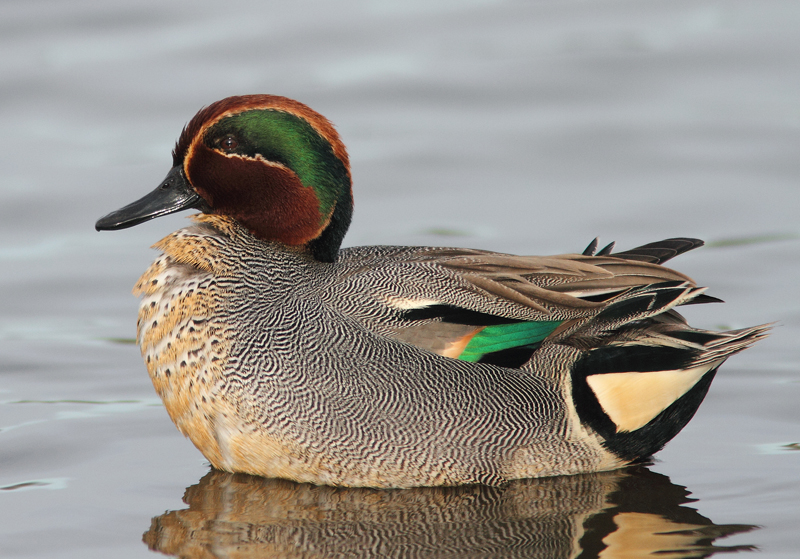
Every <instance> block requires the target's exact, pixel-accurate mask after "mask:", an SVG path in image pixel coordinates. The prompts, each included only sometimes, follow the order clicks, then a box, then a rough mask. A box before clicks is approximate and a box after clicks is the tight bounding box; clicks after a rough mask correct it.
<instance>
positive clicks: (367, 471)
mask: <svg viewBox="0 0 800 559" xmlns="http://www.w3.org/2000/svg"><path fill="white" fill-rule="evenodd" d="M352 207H353V202H352V191H351V180H350V168H349V162H348V157H347V152H346V150H345V147H344V145H343V144H342V142H341V141H340V139H339V137H338V135H337V133H336V131H335V130H334V128H333V126H332V125H331V124H330V122H328V121H327V120H326V119H325V118H324V117H323V116H321V115H320V114H318V113H316V112H315V111H313V110H312V109H310V108H309V107H307V106H305V105H303V104H301V103H299V102H297V101H293V100H291V99H287V98H284V97H276V96H270V95H248V96H241V97H230V98H227V99H223V100H222V101H218V102H216V103H213V104H212V105H209V106H208V107H206V108H204V109H202V110H201V111H200V112H199V113H198V114H197V115H196V116H195V117H194V118H193V119H192V120H191V121H190V122H189V123H188V125H187V126H186V127H185V128H184V130H183V132H182V133H181V135H180V138H179V140H178V142H177V145H176V147H175V150H174V151H173V167H172V169H171V170H170V172H169V173H168V174H167V177H166V179H165V180H164V181H163V182H162V183H161V185H159V186H158V188H157V189H156V190H155V191H153V192H152V193H151V194H149V195H147V196H145V197H144V198H142V199H140V200H139V201H137V202H134V203H133V204H130V205H128V206H126V207H124V208H122V209H120V210H118V211H116V212H112V213H111V214H109V215H107V216H105V217H103V218H102V219H100V220H99V221H98V222H97V225H96V228H97V229H98V230H107V229H121V228H125V227H131V226H133V225H136V224H139V223H142V222H144V221H147V220H149V219H153V218H155V217H158V216H161V215H166V214H169V213H173V212H176V211H179V210H182V209H187V208H194V209H197V210H199V211H200V212H201V213H200V214H198V215H196V216H194V218H193V219H194V222H195V223H194V224H193V225H191V226H189V227H186V228H184V229H181V230H179V231H177V232H175V233H173V234H171V235H168V236H167V237H165V238H164V239H162V240H161V241H160V242H159V243H157V244H156V245H155V247H156V248H158V249H159V250H161V251H162V252H163V254H162V255H161V256H160V257H159V258H158V259H157V260H156V261H155V262H154V263H153V264H152V265H151V266H150V268H149V269H148V270H147V271H146V272H145V273H144V275H143V276H142V277H141V279H140V280H139V282H138V283H137V284H136V287H135V291H134V292H135V293H136V294H139V295H141V296H142V297H143V298H142V303H141V307H140V310H139V320H138V342H139V345H140V346H141V349H142V354H143V356H144V360H145V362H146V364H147V369H148V371H149V373H150V378H151V379H152V381H153V385H154V386H155V388H156V391H157V392H158V394H159V396H161V398H162V400H163V401H164V405H165V407H166V409H167V412H168V413H169V415H170V417H171V418H172V420H173V421H174V422H175V424H176V425H177V427H178V429H179V430H180V431H181V432H182V433H183V434H184V435H186V436H187V437H189V438H190V439H191V441H192V442H193V443H194V444H195V446H197V448H198V449H199V450H200V451H201V452H202V453H203V454H204V455H205V456H206V458H208V460H209V461H210V462H211V464H212V465H213V466H214V467H215V468H218V469H221V470H227V471H231V472H246V473H250V474H257V475H262V476H266V477H281V478H288V479H292V480H296V481H300V482H312V483H317V484H330V485H345V486H372V487H410V486H426V485H428V486H432V485H456V484H468V483H485V484H498V483H503V482H505V481H507V480H511V479H517V478H526V477H536V476H551V475H562V474H575V473H581V472H591V471H600V470H608V469H613V468H618V467H621V466H623V465H625V464H629V463H631V462H634V461H637V460H641V459H642V458H645V457H648V456H650V455H651V454H653V453H655V452H657V451H658V450H660V449H661V448H662V447H663V446H664V445H665V444H666V443H667V441H669V440H670V439H671V438H672V437H674V436H675V435H676V434H677V433H678V432H679V431H680V430H681V429H682V428H683V427H684V425H686V423H687V422H688V421H689V420H690V419H691V417H692V416H693V415H694V413H695V411H696V410H697V408H698V406H699V405H700V403H701V401H702V400H703V398H704V396H705V394H706V392H707V390H708V388H709V385H710V383H711V381H712V379H713V378H714V375H715V373H716V371H717V369H718V367H719V366H720V365H721V364H722V363H723V362H724V361H725V360H726V359H727V358H728V357H730V356H731V355H733V354H734V353H736V352H739V351H741V350H743V349H745V348H746V347H748V346H749V345H751V344H752V343H754V342H755V341H756V340H758V339H760V338H762V337H764V336H765V335H766V333H767V327H765V326H756V327H752V328H746V329H742V330H733V331H728V332H710V331H705V330H698V329H695V328H691V327H690V326H688V325H687V324H686V322H685V320H684V319H683V318H682V317H681V316H680V315H679V314H678V313H677V312H676V311H675V307H677V306H679V305H686V304H691V303H700V302H709V301H713V300H715V299H713V298H712V297H709V296H707V295H705V294H704V293H703V292H704V288H701V287H698V286H697V285H696V284H695V283H694V281H692V280H691V279H690V278H688V277H687V276H685V275H683V274H681V273H679V272H676V271H673V270H671V269H669V268H666V267H663V266H662V265H661V264H662V263H663V262H665V261H666V260H668V259H669V258H671V257H673V256H675V255H677V254H680V253H682V252H684V251H686V250H690V249H692V248H695V247H698V246H700V245H701V244H702V242H701V241H698V240H695V239H683V238H680V239H668V240H666V241H662V242H658V243H652V244H650V245H645V246H643V247H639V248H637V249H633V250H629V251H625V252H619V253H616V254H612V253H611V249H610V247H607V248H606V249H603V250H601V251H599V252H598V251H596V243H593V244H592V245H590V247H589V248H587V250H586V251H584V253H583V254H567V255H562V256H547V257H538V256H513V255H508V254H498V253H493V252H486V251H479V250H469V249H461V248H429V247H394V246H373V247H359V248H350V249H344V250H340V248H339V247H340V244H341V242H342V238H343V237H344V234H345V232H346V230H347V228H348V225H349V223H350V218H351V214H352Z"/></svg>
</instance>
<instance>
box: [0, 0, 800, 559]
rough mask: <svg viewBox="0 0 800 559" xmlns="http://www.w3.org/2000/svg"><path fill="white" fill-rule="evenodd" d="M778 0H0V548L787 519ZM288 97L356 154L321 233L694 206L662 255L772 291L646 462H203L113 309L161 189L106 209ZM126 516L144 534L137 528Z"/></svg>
mask: <svg viewBox="0 0 800 559" xmlns="http://www.w3.org/2000/svg"><path fill="white" fill-rule="evenodd" d="M798 28H800V4H797V3H796V2H794V1H793V0H785V1H777V0H761V1H759V2H750V1H744V0H741V1H736V0H730V1H726V2H721V1H702V0H692V1H688V0H687V1H666V0H654V1H651V2H642V1H636V0H627V1H625V0H615V1H612V0H596V1H591V2H588V1H585V0H564V1H561V2H551V1H543V0H541V1H531V2H503V1H479V0H474V1H464V0H460V1H457V2H456V1H446V2H437V1H430V0H429V1H425V2H422V1H415V0H405V1H403V2H400V1H387V0H382V1H377V0H376V1H371V2H366V1H365V2H352V1H341V2H335V3H334V2H302V1H300V2H293V3H291V4H289V3H284V4H283V5H271V4H268V3H258V2H235V1H234V2H230V3H214V2H195V3H183V2H172V3H166V2H155V1H142V2H137V3H135V4H130V5H128V4H123V3H119V2H111V1H107V2H97V1H92V2H90V1H84V2H80V1H71V2H59V1H55V0H53V1H39V0H26V1H24V2H23V1H20V0H18V1H10V0H9V1H6V2H3V3H1V4H0V54H1V56H0V116H1V118H2V120H0V122H2V123H3V125H2V130H3V132H4V133H3V134H0V212H1V214H0V215H2V219H0V239H2V240H0V286H2V295H0V556H2V557H37V558H40V557H140V556H145V555H150V554H151V551H149V550H150V549H153V550H159V551H163V552H165V553H170V554H175V555H180V556H185V557H223V556H232V555H237V554H238V556H319V557H326V556H335V555H347V554H350V555H352V556H365V555H369V554H372V555H373V556H389V555H394V556H423V557H429V556H457V557H464V558H465V557H471V556H481V557H487V556H497V557H507V556H534V557H537V556H540V557H576V556H580V557H596V556H598V555H599V556H602V557H643V556H648V555H647V554H648V553H649V552H651V551H655V550H661V551H662V552H664V551H667V550H669V553H667V554H666V556H668V557H701V556H707V555H708V554H712V553H713V552H715V551H718V550H726V551H739V552H741V553H744V554H745V555H746V554H747V550H750V549H753V548H757V549H758V550H759V551H760V552H761V553H760V554H759V555H758V557H792V556H796V555H797V551H796V548H797V547H798V544H799V543H800V536H798V535H797V526H798V525H800V412H798V405H797V402H798V401H800V349H798V347H799V346H798V343H797V340H798V339H800V302H798V299H799V298H798V293H800V289H798V279H800V225H798V215H800V189H798V179H799V178H800V157H798V153H799V152H800V33H798V32H797V29H798ZM256 92H263V93H275V94H282V95H287V96H290V97H295V98H297V99H300V100H302V101H304V102H306V103H308V104H310V105H311V106H312V107H314V108H316V109H317V110H319V111H320V112H322V113H323V114H325V115H326V116H328V117H329V118H331V119H332V120H333V121H334V122H335V123H336V124H337V126H338V128H339V130H340V132H341V133H342V135H343V137H344V140H345V142H346V143H347V145H348V147H349V150H350V153H351V156H352V163H353V174H354V179H355V197H356V214H355V219H354V223H353V226H352V229H351V232H350V234H349V235H348V237H347V239H346V244H349V245H356V244H377V243H397V244H437V245H458V246H473V247H480V248H488V249H493V250H500V251H509V252H520V253H541V254H546V253H559V252H567V251H578V250H582V249H583V248H584V246H585V245H586V244H587V243H588V242H589V241H590V240H591V239H592V238H593V237H594V236H596V235H600V236H601V238H602V240H607V241H610V240H616V241H618V243H619V246H620V247H622V248H630V247H632V246H635V245H639V244H643V243H645V242H649V241H653V240H657V239H660V238H665V237H669V236H696V237H700V238H704V239H706V240H707V241H709V245H708V246H707V247H706V248H703V249H700V250H697V251H695V252H693V253H690V254H686V255H684V256H681V257H680V259H678V260H677V261H675V263H674V265H675V267H677V268H679V269H680V270H681V271H683V272H686V273H688V274H689V275H691V276H693V277H694V278H696V279H697V280H698V281H699V282H700V283H701V284H703V285H709V286H711V290H710V293H711V294H713V295H715V296H718V297H721V298H722V299H725V300H726V301H728V302H727V303H726V304H725V305H704V306H699V307H693V308H689V309H688V310H687V312H686V314H687V315H688V317H689V318H690V320H691V321H692V322H693V323H695V324H697V325H698V326H701V327H707V328H718V327H719V328H723V327H741V326H747V325H752V324H758V323H763V322H770V321H777V323H778V326H777V328H776V330H775V332H774V334H773V335H772V337H770V338H769V339H767V340H765V341H763V342H760V343H759V344H758V345H757V346H756V347H754V348H753V349H751V350H748V351H747V352H745V353H743V354H742V355H739V356H736V357H734V358H732V359H731V360H730V361H729V362H728V363H726V365H725V366H724V367H723V368H722V371H721V373H720V374H719V375H718V376H717V379H716V380H715V381H714V384H713V385H712V387H711V390H710V393H709V395H708V397H707V398H706V401H705V403H704V404H703V406H701V408H700V411H699V412H698V414H697V416H696V417H695V419H694V420H693V421H692V422H691V423H690V424H689V426H688V427H687V428H686V429H685V430H684V431H683V432H682V433H681V434H680V435H679V436H678V437H677V438H676V439H675V440H674V441H673V442H672V443H670V444H669V445H668V446H667V448H666V449H665V450H664V451H662V452H661V453H659V454H658V456H657V461H656V462H655V463H654V464H652V465H650V466H649V467H648V468H643V467H640V468H635V469H633V470H629V471H621V472H609V473H604V474H598V475H592V476H577V477H573V478H556V479H550V480H532V481H521V482H516V483H513V484H511V485H509V486H507V487H504V488H500V489H497V488H482V487H467V488H454V489H420V490H413V491H373V490H342V489H331V488H321V487H313V486H308V485H296V484H292V483H288V482H283V481H275V480H263V479H258V478H251V477H247V476H233V475H227V474H221V473H218V472H210V471H209V467H208V464H207V463H206V462H205V461H204V459H203V458H202V456H201V455H200V454H199V453H198V452H197V451H196V450H195V449H194V448H193V447H192V445H191V444H190V443H189V442H188V441H186V440H185V439H184V438H183V437H182V436H181V435H180V434H179V433H178V432H177V430H176V429H175V428H174V426H173V425H172V423H171V422H170V420H169V418H168V417H167V415H166V413H165V411H164V409H163V407H162V406H161V404H160V401H159V400H158V398H157V397H156V396H155V394H154V392H153V389H152V387H151V386H150V383H149V380H148V378H147V374H146V372H145V369H144V366H143V364H142V362H141V358H140V356H139V352H138V348H136V347H135V346H134V345H133V344H132V342H131V339H132V338H133V336H134V324H135V315H136V306H137V302H136V300H135V299H134V298H133V297H132V296H131V295H130V289H131V286H132V285H133V283H134V281H135V280H136V278H138V276H139V274H140V273H141V272H142V271H143V270H144V268H145V267H146V266H147V264H148V263H149V262H150V260H151V259H152V258H153V256H154V253H153V251H151V250H149V249H148V248H147V247H148V246H149V245H150V244H152V243H153V242H155V241H156V240H158V239H159V238H161V237H162V236H163V235H165V234H166V233H168V232H170V231H172V230H174V229H176V228H178V227H180V226H181V225H183V224H184V223H185V220H184V219H183V218H182V217H181V216H171V217H167V218H163V219H159V220H156V221H154V222H151V223H147V224H144V225H141V226H139V227H137V228H134V229H130V230H126V231H122V232H118V233H113V234H98V233H95V232H94V231H93V228H92V227H93V224H94V221H95V220H96V219H97V218H98V217H99V216H100V215H103V214H105V213H106V212H108V211H110V210H112V209H116V208H118V207H120V206H121V205H123V204H125V203H127V202H130V201H132V200H133V199H135V198H138V197H139V196H140V195H142V194H144V193H145V192H148V191H150V190H151V189H152V188H154V186H155V185H156V184H157V183H158V182H159V181H160V180H161V178H162V177H163V175H164V174H165V173H166V171H167V170H168V168H169V166H170V156H169V152H170V150H171V148H172V143H173V142H174V140H175V139H176V137H177V135H178V133H179V132H180V128H181V127H182V126H183V124H184V123H185V122H186V121H187V120H188V119H189V118H190V117H191V116H192V115H193V114H194V112H195V111H196V110H197V109H198V108H199V107H201V106H202V105H204V104H207V103H209V102H211V101H214V100H216V99H219V98H221V97H224V96H227V95H232V94H240V93H256ZM142 534H144V541H142Z"/></svg>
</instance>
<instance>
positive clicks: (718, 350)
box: [560, 282, 771, 461]
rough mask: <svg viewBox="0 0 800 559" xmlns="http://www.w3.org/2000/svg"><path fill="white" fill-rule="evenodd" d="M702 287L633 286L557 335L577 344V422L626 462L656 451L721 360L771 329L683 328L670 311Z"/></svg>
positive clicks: (686, 416)
mask: <svg viewBox="0 0 800 559" xmlns="http://www.w3.org/2000/svg"><path fill="white" fill-rule="evenodd" d="M703 291H705V289H704V288H698V287H694V286H692V285H690V284H688V283H685V282H684V283H681V282H665V283H661V284H655V285H650V286H644V287H641V288H637V289H633V290H631V291H630V292H628V293H626V294H625V295H623V296H622V297H620V298H619V300H617V301H615V302H614V303H612V304H610V305H609V306H608V307H607V308H606V309H604V310H603V311H602V312H601V313H600V314H598V315H597V316H595V317H593V318H592V319H591V320H590V321H589V322H587V323H584V324H583V325H581V326H580V327H579V328H577V329H575V330H573V332H572V333H571V334H570V335H568V337H567V338H566V339H564V338H562V340H561V341H560V343H564V344H567V345H572V346H573V347H575V348H578V349H580V350H582V351H581V356H580V357H579V358H578V359H577V361H576V362H575V363H574V364H573V366H572V367H571V373H570V374H571V380H572V395H573V402H574V405H575V410H576V412H577V413H578V416H579V417H580V420H581V422H582V423H583V424H584V425H586V426H588V427H590V428H591V429H593V430H594V431H595V432H597V433H598V434H599V435H600V436H601V437H602V438H603V439H604V440H605V446H606V447H607V448H608V449H609V450H611V451H612V452H614V453H615V454H617V455H618V456H620V457H621V458H623V459H624V460H629V461H633V460H637V459H639V458H643V457H646V456H649V455H651V454H653V453H655V452H657V451H658V450H660V449H661V448H662V447H663V446H664V445H665V444H666V443H667V442H668V441H669V440H670V439H672V438H673V437H674V436H675V435H676V434H678V432H680V430H681V429H683V427H684V426H685V425H686V423H688V421H689V420H690V419H691V418H692V416H693V415H694V413H695V412H696V411H697V408H698V407H699V406H700V403H701V402H702V401H703V398H704V397H705V395H706V392H707V391H708V387H709V385H710V384H711V381H712V380H713V378H714V375H715V374H716V371H717V369H718V368H719V366H720V365H721V364H722V363H723V362H724V361H725V360H726V359H727V358H728V357H730V356H731V355H733V354H735V353H738V352H740V351H742V350H743V349H746V348H747V347H749V346H750V345H752V344H753V343H755V342H756V341H758V340H760V339H761V338H764V337H765V336H767V334H768V332H769V329H770V326H771V325H761V326H754V327H751V328H744V329H741V330H731V331H727V332H711V331H707V330H699V329H694V328H691V327H689V326H688V325H687V324H686V322H685V321H684V320H683V318H682V317H681V316H680V315H679V314H678V313H676V312H675V311H674V310H672V309H673V308H674V307H675V306H678V305H685V304H689V303H692V302H693V301H695V300H696V299H697V298H701V297H705V296H703Z"/></svg>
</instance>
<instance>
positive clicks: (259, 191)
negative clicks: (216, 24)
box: [95, 95, 353, 262]
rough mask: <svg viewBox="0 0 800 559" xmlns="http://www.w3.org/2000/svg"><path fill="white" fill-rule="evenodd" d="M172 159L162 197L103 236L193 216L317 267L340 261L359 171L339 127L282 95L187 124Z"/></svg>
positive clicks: (220, 105) (233, 102)
mask: <svg viewBox="0 0 800 559" xmlns="http://www.w3.org/2000/svg"><path fill="white" fill-rule="evenodd" d="M172 160H173V161H172V163H173V167H172V169H171V170H170V172H169V173H168V174H167V177H166V178H165V179H164V181H163V182H162V183H161V184H160V185H159V186H158V188H156V189H155V190H154V191H153V192H151V193H150V194H148V195H147V196H145V197H144V198H141V199H140V200H137V201H136V202H134V203H132V204H129V205H127V206H125V207H124V208H122V209H119V210H117V211H115V212H112V213H110V214H108V215H107V216H105V217H102V218H101V219H100V220H98V222H97V224H96V225H95V228H96V229H97V230H98V231H101V230H113V229H124V228H126V227H133V226H134V225H138V224H139V223H143V222H145V221H148V220H150V219H153V218H156V217H159V216H162V215H167V214H171V213H174V212H177V211H180V210H183V209H188V208H194V209H198V210H200V211H201V212H204V213H209V214H216V215H225V216H229V217H231V218H233V219H235V220H236V221H238V222H239V223H240V224H241V225H243V226H244V227H246V228H247V229H248V230H249V231H250V232H251V233H252V234H253V235H254V236H256V237H258V238H259V239H262V240H265V241H275V242H279V243H283V244H284V245H287V246H290V247H296V248H299V249H301V250H305V251H307V252H308V253H309V254H311V255H312V256H314V257H315V258H316V259H318V260H321V261H325V262H332V261H333V260H334V259H335V258H336V254H337V252H338V250H339V245H340V244H341V242H342V238H343V237H344V234H345V232H346V231H347V227H348V226H349V225H350V218H351V215H352V208H353V197H352V190H351V182H350V165H349V162H348V158H347V152H346V151H345V148H344V144H342V142H341V140H340V139H339V136H338V134H337V133H336V130H335V129H334V128H333V125H331V123H330V122H328V120H327V119H326V118H325V117H323V116H322V115H320V114H319V113H317V112H315V111H313V110H312V109H310V108H309V107H307V106H305V105H303V104H302V103H299V102H297V101H293V100H291V99H287V98H285V97H277V96H273V95H243V96H239V97H228V98H227V99H223V100H221V101H217V102H216V103H213V104H211V105H209V106H208V107H206V108H204V109H202V110H201V111H200V112H198V113H197V114H196V115H195V116H194V118H193V119H192V120H191V121H190V122H189V124H187V125H186V127H185V128H184V129H183V132H182V133H181V136H180V138H179V139H178V143H177V144H176V146H175V150H174V151H173V152H172Z"/></svg>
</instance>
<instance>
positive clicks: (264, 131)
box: [204, 109, 350, 219]
mask: <svg viewBox="0 0 800 559" xmlns="http://www.w3.org/2000/svg"><path fill="white" fill-rule="evenodd" d="M228 134H231V135H233V136H234V137H235V138H236V140H237V141H238V144H239V145H238V146H237V147H236V148H235V149H234V150H233V153H237V154H240V155H246V156H249V157H256V155H260V156H262V157H263V158H264V159H267V160H268V161H274V162H276V163H280V164H282V165H285V166H286V167H288V168H289V169H291V170H292V171H294V172H295V173H296V174H297V176H298V178H299V179H300V182H301V183H302V184H303V186H305V187H307V188H312V189H313V190H314V193H315V195H316V197H317V199H318V200H319V210H320V215H321V216H323V219H327V217H328V216H329V215H330V213H331V211H332V208H333V207H334V205H335V204H336V203H337V201H338V200H339V199H340V198H341V197H342V196H349V192H350V179H349V176H348V174H347V169H346V168H345V166H344V164H343V163H342V161H341V160H339V158H338V157H336V155H335V154H334V153H333V148H332V147H331V145H330V143H329V142H328V141H327V140H326V139H325V138H323V137H322V136H320V135H319V134H318V133H317V131H316V130H315V129H314V128H313V127H312V126H311V125H310V124H309V123H308V122H307V121H305V120H304V119H302V118H299V117H297V116H295V115H292V114H289V113H286V112H283V111H277V110H269V109H256V110H252V111H245V112H242V113H239V114H235V115H233V116H230V117H226V118H224V119H222V120H221V121H219V122H218V123H217V124H215V125H214V126H212V127H211V128H210V129H209V130H208V131H207V132H206V134H205V137H204V140H205V143H206V145H208V146H209V147H211V148H213V149H217V148H218V146H216V145H215V141H216V140H218V139H220V138H223V137H225V136H226V135H228Z"/></svg>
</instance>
